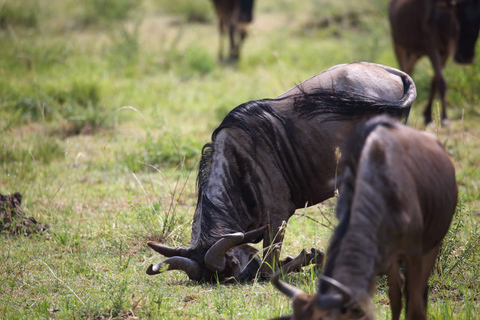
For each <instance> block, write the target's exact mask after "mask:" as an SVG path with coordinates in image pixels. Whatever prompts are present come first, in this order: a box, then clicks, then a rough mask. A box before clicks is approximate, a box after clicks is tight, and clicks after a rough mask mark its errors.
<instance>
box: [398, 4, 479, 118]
mask: <svg viewBox="0 0 480 320" xmlns="http://www.w3.org/2000/svg"><path fill="white" fill-rule="evenodd" d="M389 17H390V25H391V28H392V37H393V42H394V46H395V54H396V56H397V60H398V63H399V65H400V69H401V70H403V71H405V72H406V73H408V74H410V75H411V74H412V71H413V67H414V66H415V63H416V62H417V60H418V59H420V57H422V56H424V55H426V56H428V58H429V59H430V62H431V63H432V66H433V71H434V76H433V78H432V83H431V85H430V93H429V97H428V103H427V106H426V108H425V111H424V113H423V115H424V117H425V124H428V123H430V122H431V121H432V101H433V98H434V96H435V93H436V92H437V91H438V92H439V94H440V99H441V103H442V115H441V119H442V125H448V117H447V111H446V105H445V93H446V90H447V83H446V81H445V79H444V77H443V74H442V68H443V67H444V66H445V63H446V62H447V59H448V57H449V56H450V55H452V53H453V52H454V51H455V55H454V59H455V61H456V62H458V63H472V62H473V59H474V57H475V43H476V41H477V38H478V33H479V29H480V0H457V1H455V0H393V1H392V2H390V8H389Z"/></svg>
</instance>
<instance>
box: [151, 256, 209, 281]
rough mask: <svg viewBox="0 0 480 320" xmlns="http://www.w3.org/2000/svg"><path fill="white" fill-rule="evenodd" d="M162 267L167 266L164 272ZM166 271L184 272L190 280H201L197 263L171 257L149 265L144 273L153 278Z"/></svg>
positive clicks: (200, 272)
mask: <svg viewBox="0 0 480 320" xmlns="http://www.w3.org/2000/svg"><path fill="white" fill-rule="evenodd" d="M164 265H167V268H166V270H162V267H163V266H164ZM168 270H181V271H185V273H186V274H187V275H188V277H189V278H190V279H192V280H200V279H201V278H202V271H201V269H200V265H199V264H198V262H197V261H195V260H192V259H189V258H184V257H172V258H168V259H166V260H164V261H162V262H160V263H157V264H156V265H152V264H151V265H149V266H148V268H147V271H146V273H147V274H148V275H150V276H153V275H155V274H159V273H161V272H162V271H168Z"/></svg>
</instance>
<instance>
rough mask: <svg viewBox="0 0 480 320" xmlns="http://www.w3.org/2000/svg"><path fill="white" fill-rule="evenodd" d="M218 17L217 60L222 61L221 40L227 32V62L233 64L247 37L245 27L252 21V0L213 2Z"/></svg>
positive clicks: (216, 0) (214, 0) (220, 0)
mask: <svg viewBox="0 0 480 320" xmlns="http://www.w3.org/2000/svg"><path fill="white" fill-rule="evenodd" d="M213 4H214V6H215V12H216V13H217V17H218V31H219V32H220V36H219V47H218V59H219V60H220V61H223V38H224V37H225V33H226V32H228V38H229V41H230V42H229V44H230V48H229V54H228V60H227V61H228V62H235V61H237V60H238V59H239V57H240V49H241V47H242V44H243V41H244V40H245V38H246V37H247V32H248V31H247V26H248V24H249V23H251V22H252V20H253V5H254V0H213Z"/></svg>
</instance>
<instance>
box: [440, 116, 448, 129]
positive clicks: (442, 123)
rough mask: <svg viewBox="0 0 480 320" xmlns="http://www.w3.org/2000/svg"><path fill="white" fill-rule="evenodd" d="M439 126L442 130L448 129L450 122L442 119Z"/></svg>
mask: <svg viewBox="0 0 480 320" xmlns="http://www.w3.org/2000/svg"><path fill="white" fill-rule="evenodd" d="M440 124H441V125H442V127H444V128H450V120H449V119H448V118H445V119H442V121H441V123H440Z"/></svg>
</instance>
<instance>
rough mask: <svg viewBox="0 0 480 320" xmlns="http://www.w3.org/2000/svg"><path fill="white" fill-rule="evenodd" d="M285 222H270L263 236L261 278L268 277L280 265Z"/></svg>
mask: <svg viewBox="0 0 480 320" xmlns="http://www.w3.org/2000/svg"><path fill="white" fill-rule="evenodd" d="M286 226H287V224H286V222H284V221H282V224H280V225H279V224H278V223H272V224H271V228H270V229H269V230H268V231H267V232H266V233H265V236H264V238H263V259H264V261H263V264H262V266H261V269H260V273H261V276H262V277H263V278H270V277H271V276H272V275H273V274H274V273H275V270H277V269H278V268H279V266H280V252H281V250H282V242H283V238H284V237H285V231H286Z"/></svg>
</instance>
